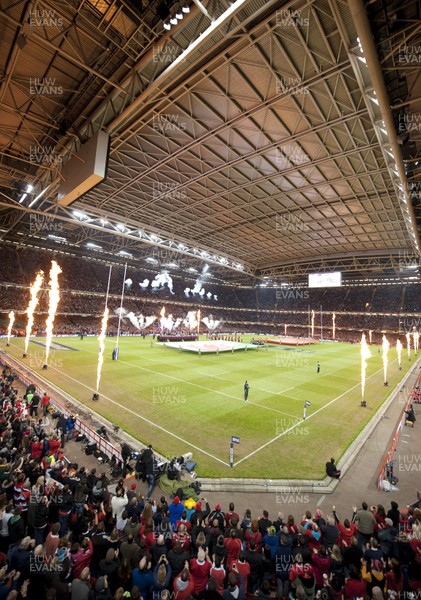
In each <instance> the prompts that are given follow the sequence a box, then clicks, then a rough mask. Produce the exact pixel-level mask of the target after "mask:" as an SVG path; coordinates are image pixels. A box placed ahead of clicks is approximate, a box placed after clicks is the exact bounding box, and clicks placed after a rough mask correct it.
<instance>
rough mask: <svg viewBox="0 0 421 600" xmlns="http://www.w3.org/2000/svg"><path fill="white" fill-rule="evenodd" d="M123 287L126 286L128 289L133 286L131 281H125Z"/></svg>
mask: <svg viewBox="0 0 421 600" xmlns="http://www.w3.org/2000/svg"><path fill="white" fill-rule="evenodd" d="M124 283H125V285H127V287H130V286H131V285H132V284H133V280H132V279H130V278H129V279H126V281H125V282H124Z"/></svg>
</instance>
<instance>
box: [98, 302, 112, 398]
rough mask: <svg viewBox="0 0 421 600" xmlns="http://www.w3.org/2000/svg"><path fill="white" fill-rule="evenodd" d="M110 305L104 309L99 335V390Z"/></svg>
mask: <svg viewBox="0 0 421 600" xmlns="http://www.w3.org/2000/svg"><path fill="white" fill-rule="evenodd" d="M109 312H110V311H109V309H108V306H107V307H106V308H105V310H104V315H103V317H102V321H101V333H100V334H99V336H98V341H99V354H98V368H97V372H96V391H97V392H98V390H99V382H100V381H101V370H102V363H103V362H104V350H105V337H106V334H107V323H108V314H109Z"/></svg>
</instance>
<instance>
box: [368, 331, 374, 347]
mask: <svg viewBox="0 0 421 600" xmlns="http://www.w3.org/2000/svg"><path fill="white" fill-rule="evenodd" d="M372 333H373V330H372V329H370V330H369V332H368V337H369V340H370V344H371V341H372V338H371V334H372Z"/></svg>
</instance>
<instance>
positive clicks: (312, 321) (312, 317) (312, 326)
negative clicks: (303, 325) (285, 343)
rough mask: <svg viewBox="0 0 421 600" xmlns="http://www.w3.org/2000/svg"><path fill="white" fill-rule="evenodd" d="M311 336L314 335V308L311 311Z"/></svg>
mask: <svg viewBox="0 0 421 600" xmlns="http://www.w3.org/2000/svg"><path fill="white" fill-rule="evenodd" d="M311 337H314V310H312V311H311Z"/></svg>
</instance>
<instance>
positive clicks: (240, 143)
mask: <svg viewBox="0 0 421 600" xmlns="http://www.w3.org/2000/svg"><path fill="white" fill-rule="evenodd" d="M0 5H1V11H0V27H1V35H0V63H1V67H0V68H1V81H0V103H1V104H0V235H1V239H2V240H3V242H5V243H15V244H22V245H33V246H39V247H49V248H53V249H55V250H65V251H67V252H72V253H75V254H77V255H80V254H83V255H89V253H94V252H96V253H98V254H97V256H98V255H99V254H101V255H102V256H103V257H104V258H105V259H107V258H109V257H111V256H113V257H114V258H118V259H119V260H122V261H125V260H128V261H129V262H133V264H142V266H145V267H147V266H148V264H149V265H150V264H151V263H153V261H155V265H159V266H161V267H162V266H163V265H164V264H165V263H166V264H167V265H169V264H171V263H173V265H175V266H177V265H179V266H183V267H185V268H188V267H190V268H191V267H194V266H197V267H200V265H201V264H203V261H204V260H206V261H207V262H209V263H211V264H213V265H216V267H214V271H215V272H216V273H219V274H220V276H221V277H224V279H225V280H226V281H238V282H239V283H240V282H245V281H250V276H252V277H258V278H262V277H270V278H272V280H273V281H274V282H278V283H279V282H281V281H285V280H286V281H294V280H296V279H297V280H299V279H302V278H303V277H304V275H305V274H306V273H308V272H314V271H323V270H327V271H331V270H341V271H344V272H347V273H348V274H349V275H348V276H349V277H352V276H358V277H360V276H371V275H373V274H374V275H379V274H380V275H386V274H388V275H390V274H395V275H399V274H402V273H404V270H405V268H406V266H408V265H409V266H410V268H413V266H414V263H415V264H418V262H419V258H418V257H419V255H420V248H421V243H420V224H421V211H420V206H421V178H420V172H421V169H420V165H419V164H418V161H419V160H421V157H420V146H421V94H420V90H421V68H420V64H421V25H420V23H421V8H420V1H419V0H408V1H405V0H400V1H397V0H396V1H395V0H367V1H366V2H365V4H364V3H363V1H362V0H314V1H311V0H308V1H304V0H303V1H301V0H297V1H295V2H286V1H284V0H235V1H234V0H202V1H200V0H194V1H193V0H183V1H182V2H174V1H172V0H151V1H147V0H66V2H56V1H54V0H42V1H37V0H35V1H34V2H32V3H28V2H26V1H19V0H16V1H15V2H9V1H8V0H2V1H1V2H0ZM187 9H189V12H185V11H187ZM176 15H178V17H177V16H176ZM180 15H182V16H183V18H182V19H180ZM170 18H171V19H172V22H173V24H171V23H170V22H169V19H170ZM168 27H170V29H168ZM98 130H102V131H105V132H108V133H109V134H110V136H111V146H110V155H109V163H108V176H107V178H106V180H105V181H103V182H102V183H100V184H99V185H97V187H95V188H94V189H92V190H91V191H89V192H88V193H87V194H85V195H84V196H83V197H81V198H80V199H77V200H76V201H74V202H73V203H72V204H69V205H67V206H64V205H62V204H61V203H60V202H59V201H58V188H59V185H60V182H61V181H62V176H61V171H62V169H63V168H64V167H65V165H66V163H67V161H68V160H69V159H70V158H71V157H72V156H74V155H75V154H76V153H77V152H78V151H79V148H80V146H81V144H83V143H85V142H86V141H87V140H89V139H90V138H91V137H92V136H93V135H94V134H95V133H96V132H97V131H98ZM28 186H29V187H28ZM139 261H140V263H139ZM168 268H172V267H168ZM174 268H175V267H174Z"/></svg>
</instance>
